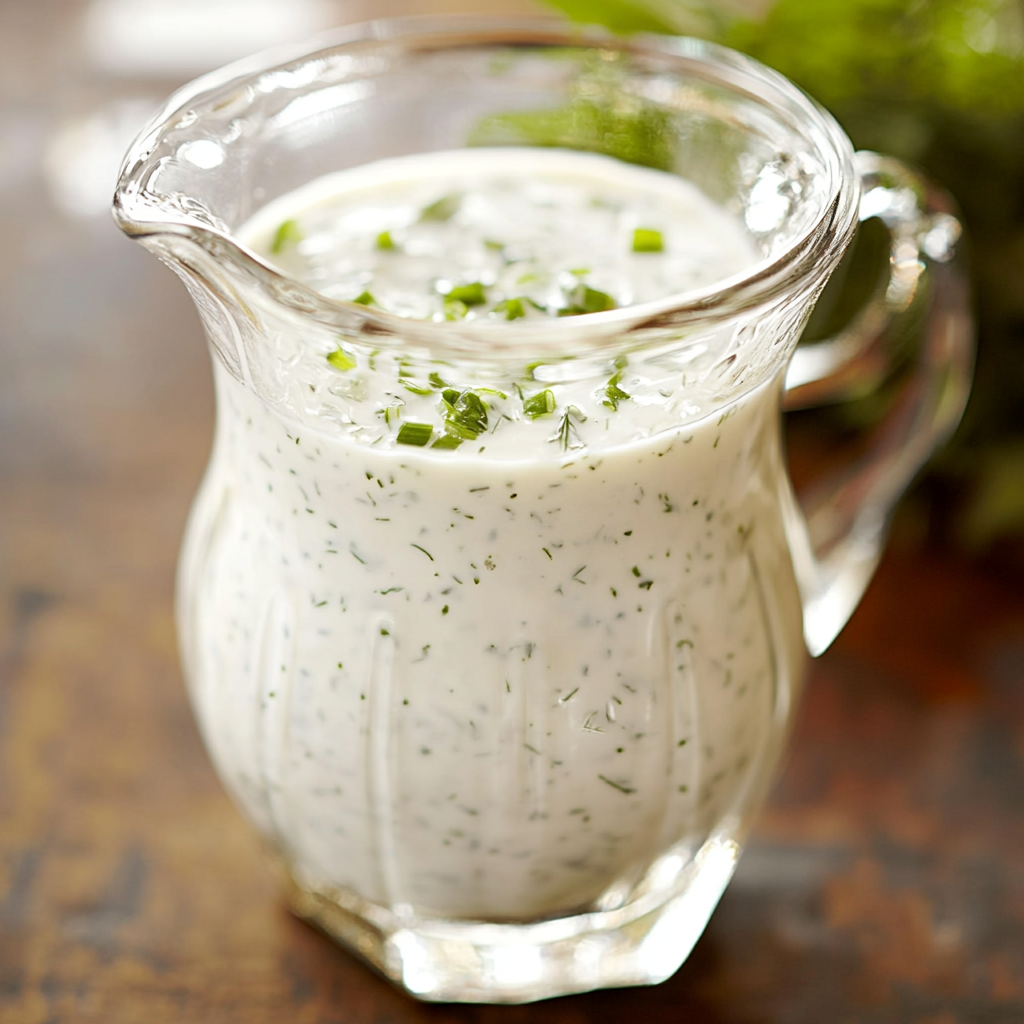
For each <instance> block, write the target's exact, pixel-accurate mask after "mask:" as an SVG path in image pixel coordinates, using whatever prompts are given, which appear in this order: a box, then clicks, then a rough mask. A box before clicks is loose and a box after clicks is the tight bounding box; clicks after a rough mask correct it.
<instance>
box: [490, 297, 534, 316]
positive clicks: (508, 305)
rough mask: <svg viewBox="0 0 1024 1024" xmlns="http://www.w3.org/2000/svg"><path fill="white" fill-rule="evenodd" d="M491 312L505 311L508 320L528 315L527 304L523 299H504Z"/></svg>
mask: <svg viewBox="0 0 1024 1024" xmlns="http://www.w3.org/2000/svg"><path fill="white" fill-rule="evenodd" d="M491 312H492V313H504V314H505V319H506V320H518V319H519V318H520V317H524V316H526V306H525V305H523V300H522V299H502V300H501V302H499V303H498V304H497V305H496V306H495V307H494V309H492V310H491Z"/></svg>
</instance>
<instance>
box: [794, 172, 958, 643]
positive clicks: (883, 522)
mask: <svg viewBox="0 0 1024 1024" xmlns="http://www.w3.org/2000/svg"><path fill="white" fill-rule="evenodd" d="M856 162H857V170H858V172H859V174H860V177H861V183H862V193H861V196H862V198H861V203H860V220H861V222H863V221H865V220H868V219H870V218H872V217H878V218H879V219H880V220H881V221H882V222H883V223H884V224H885V226H886V228H887V229H888V231H889V235H890V239H891V249H890V262H889V276H888V280H885V281H883V283H882V285H881V287H880V288H879V289H878V291H877V292H876V294H875V295H874V296H873V297H872V298H871V299H870V300H869V301H868V302H867V304H866V305H865V307H864V308H863V309H862V310H861V312H860V313H859V314H858V315H857V316H856V317H855V318H854V320H853V321H852V323H851V324H850V325H849V326H848V327H847V328H845V329H843V330H842V331H840V332H839V333H838V334H836V335H834V336H832V337H831V338H828V339H826V340H824V341H821V342H818V343H816V344H812V345H808V346H805V347H802V348H799V349H797V351H796V353H795V355H794V358H793V360H792V362H791V364H790V367H789V370H788V373H787V375H786V392H785V397H784V407H785V408H786V409H798V408H806V407H809V406H817V405H822V404H824V403H827V402H832V401H839V400H842V399H843V398H847V397H850V396H851V395H852V394H855V393H860V394H863V393H865V391H866V390H873V389H874V387H875V386H877V385H878V384H880V383H881V382H882V381H883V380H885V379H886V378H887V377H888V375H889V373H890V371H891V370H892V368H893V362H894V357H893V352H892V348H893V345H892V336H893V334H894V332H896V331H898V330H900V329H901V328H902V329H905V328H906V327H907V326H908V325H907V320H908V319H909V318H912V317H913V316H914V315H915V312H916V311H919V310H920V309H921V307H922V304H923V305H925V306H926V307H927V310H926V313H925V319H924V324H923V328H922V332H921V340H920V342H919V350H918V351H917V352H916V353H915V355H914V360H913V365H912V367H911V372H910V373H909V377H908V379H907V380H906V381H905V382H904V383H903V384H902V385H901V388H900V391H899V392H898V394H897V397H896V399H895V401H894V403H893V405H892V407H891V409H890V410H889V411H888V412H887V413H886V415H885V417H884V418H883V420H882V422H881V423H880V424H879V425H878V427H877V428H876V434H875V436H874V437H873V438H872V443H871V445H870V447H869V448H868V449H867V451H866V453H865V454H864V455H863V456H861V457H859V458H857V459H856V460H854V462H853V463H852V464H850V465H847V466H846V467H844V468H843V469H842V470H841V471H839V472H837V473H835V474H834V475H830V476H829V477H827V478H826V479H825V480H823V481H821V482H819V483H818V484H816V485H815V486H814V487H813V488H812V489H811V490H810V491H808V492H807V493H804V494H801V495H800V497H799V499H797V501H798V505H799V508H797V507H795V506H794V507H791V509H790V511H791V512H792V513H794V514H792V515H790V516H788V517H787V518H788V520H789V521H790V522H791V523H793V524H801V526H803V527H805V528H801V526H796V525H794V527H793V529H791V531H790V534H791V535H790V538H789V539H790V546H791V549H792V551H793V558H794V567H795V570H796V575H797V580H798V581H799V585H800V590H801V594H802V597H803V606H804V639H805V641H806V643H807V648H808V650H809V651H810V652H811V654H812V655H815V656H816V655H818V654H821V653H822V652H823V651H824V650H825V649H826V648H827V647H828V646H829V644H831V643H832V641H833V640H834V639H835V637H836V635H837V634H838V633H839V631H840V629H842V627H843V626H844V625H845V624H846V622H847V620H848V619H849V617H850V616H851V615H852V614H853V610H854V608H855V607H856V606H857V603H858V602H859V601H860V599H861V596H862V595H863V593H864V591H865V589H866V588H867V585H868V583H869V582H870V580H871V577H872V575H873V574H874V571H875V568H876V566H877V564H878V561H879V559H880V557H881V553H882V545H883V542H884V540H885V534H886V531H887V528H888V524H889V519H890V516H891V513H892V510H893V507H894V505H895V503H896V501H897V499H898V498H899V497H900V495H901V494H902V493H903V492H904V490H906V488H907V487H908V485H909V484H910V482H911V481H912V479H913V478H914V476H915V475H916V473H917V472H918V470H919V469H920V468H921V466H922V465H923V464H924V463H925V461H926V460H927V459H928V458H929V456H930V455H931V454H932V452H933V451H934V450H935V449H936V448H937V447H938V445H939V444H940V443H941V442H942V441H943V440H944V439H945V438H946V437H948V436H949V434H951V433H952V431H953V429H954V428H955V427H956V425H957V423H958V422H959V420H960V416H961V414H962V412H963V409H964V406H965V404H966V402H967V394H968V391H969V389H970V381H971V373H972V368H973V360H974V328H973V323H972V318H971V314H970V308H969V295H968V292H969V288H968V282H967V276H966V273H965V271H964V269H963V267H962V265H961V260H960V259H959V258H958V257H957V242H958V241H959V239H960V235H961V229H960V222H959V220H958V219H957V217H956V215H955V213H954V207H953V204H952V201H951V200H950V198H949V197H948V196H947V195H945V194H944V193H942V192H940V191H938V190H936V189H935V188H933V187H932V186H930V185H929V184H928V183H927V182H925V181H924V180H923V179H922V178H920V177H919V176H918V175H916V174H914V173H913V172H912V171H911V170H910V169H909V168H908V167H906V166H905V165H904V164H902V163H900V162H899V161H898V160H895V159H893V158H891V157H886V156H879V155H878V154H876V153H868V152H861V153H858V154H857V155H856ZM793 498H794V496H793V495H792V493H791V492H790V494H789V495H788V496H787V498H786V500H787V501H788V502H789V503H790V504H791V505H792V504H793Z"/></svg>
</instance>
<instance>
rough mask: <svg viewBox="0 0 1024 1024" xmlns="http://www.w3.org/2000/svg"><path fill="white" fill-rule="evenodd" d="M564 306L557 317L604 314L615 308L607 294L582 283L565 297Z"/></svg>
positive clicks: (612, 300)
mask: <svg viewBox="0 0 1024 1024" xmlns="http://www.w3.org/2000/svg"><path fill="white" fill-rule="evenodd" d="M565 298H566V305H565V306H563V307H562V308H561V309H560V310H559V311H558V315H559V316H579V315H581V314H583V313H604V312H606V311H607V310H609V309H615V308H616V302H615V300H614V299H613V298H612V297H611V296H610V295H609V294H608V293H607V292H602V291H598V289H596V288H591V287H590V285H588V284H584V283H583V282H582V281H581V282H580V283H579V284H578V285H576V287H575V288H573V290H572V291H571V292H569V293H568V294H567V295H566V297H565Z"/></svg>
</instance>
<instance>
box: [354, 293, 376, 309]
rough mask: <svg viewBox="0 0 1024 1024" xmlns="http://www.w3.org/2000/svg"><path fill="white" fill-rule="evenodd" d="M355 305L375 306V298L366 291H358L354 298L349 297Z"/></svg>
mask: <svg viewBox="0 0 1024 1024" xmlns="http://www.w3.org/2000/svg"><path fill="white" fill-rule="evenodd" d="M349 301H350V302H354V303H355V304H356V305H357V306H376V305H377V300H376V299H375V298H374V297H373V296H372V295H371V294H370V293H369V292H367V291H363V292H360V293H359V294H358V295H357V296H356V297H355V298H354V299H350V300H349Z"/></svg>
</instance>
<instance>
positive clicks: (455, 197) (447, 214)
mask: <svg viewBox="0 0 1024 1024" xmlns="http://www.w3.org/2000/svg"><path fill="white" fill-rule="evenodd" d="M461 205H462V195H461V193H459V192H450V193H449V194H448V195H445V196H441V197H440V199H435V200H434V201H433V202H432V203H430V204H429V205H427V206H424V207H423V209H422V210H421V211H420V221H421V222H423V221H435V222H444V221H446V220H451V219H452V217H454V216H455V214H456V213H458V212H459V207H460V206H461Z"/></svg>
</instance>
